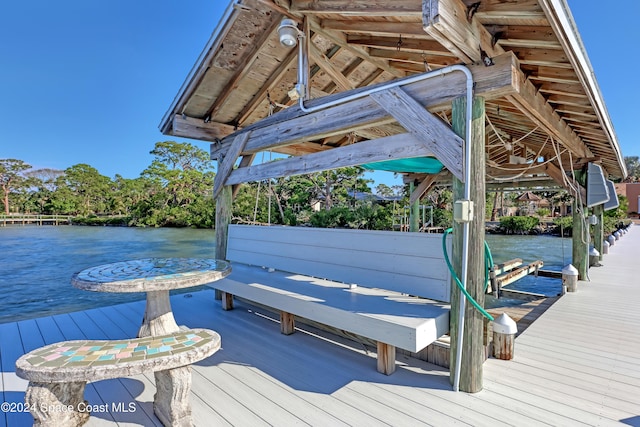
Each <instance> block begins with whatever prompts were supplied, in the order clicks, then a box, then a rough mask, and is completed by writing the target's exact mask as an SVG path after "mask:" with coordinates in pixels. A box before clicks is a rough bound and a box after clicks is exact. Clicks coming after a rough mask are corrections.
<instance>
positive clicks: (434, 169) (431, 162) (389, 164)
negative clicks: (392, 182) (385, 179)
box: [360, 157, 443, 174]
mask: <svg viewBox="0 0 640 427" xmlns="http://www.w3.org/2000/svg"><path fill="white" fill-rule="evenodd" d="M360 166H362V167H363V168H365V169H369V170H379V171H389V172H414V173H428V174H435V173H438V172H440V171H441V170H442V168H443V165H442V163H440V160H438V159H436V158H435V157H412V158H409V159H398V160H385V161H382V162H375V163H365V164H362V165H360Z"/></svg>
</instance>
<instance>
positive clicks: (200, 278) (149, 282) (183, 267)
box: [71, 258, 231, 337]
mask: <svg viewBox="0 0 640 427" xmlns="http://www.w3.org/2000/svg"><path fill="white" fill-rule="evenodd" d="M229 273H231V265H230V264H229V263H228V262H227V261H223V260H218V259H210V258H144V259H136V260H131V261H123V262H115V263H112V264H104V265H99V266H97V267H91V268H88V269H86V270H82V271H81V272H79V273H75V274H74V275H73V276H72V278H71V284H72V285H73V286H74V287H76V288H78V289H84V290H87V291H94V292H146V293H147V306H146V309H145V313H144V318H143V320H142V326H141V327H140V330H139V331H138V337H146V336H155V335H164V334H170V333H174V332H178V331H179V330H180V328H179V327H178V325H177V323H176V321H175V319H174V317H173V312H172V311H171V302H170V300H169V291H170V290H172V289H181V288H188V287H192V286H199V285H204V284H207V283H211V282H215V281H216V280H220V279H222V278H223V277H225V276H228V275H229Z"/></svg>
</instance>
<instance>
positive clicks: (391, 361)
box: [378, 341, 396, 375]
mask: <svg viewBox="0 0 640 427" xmlns="http://www.w3.org/2000/svg"><path fill="white" fill-rule="evenodd" d="M395 370H396V348H395V346H393V345H389V344H385V343H383V342H380V341H378V372H380V373H381V374H385V375H391V374H393V373H394V372H395Z"/></svg>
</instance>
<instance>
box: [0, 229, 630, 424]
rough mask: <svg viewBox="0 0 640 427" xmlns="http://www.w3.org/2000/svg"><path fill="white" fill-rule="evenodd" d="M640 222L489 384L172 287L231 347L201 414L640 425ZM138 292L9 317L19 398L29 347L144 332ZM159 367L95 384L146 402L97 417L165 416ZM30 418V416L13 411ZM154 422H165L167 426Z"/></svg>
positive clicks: (227, 418) (6, 337) (217, 361)
mask: <svg viewBox="0 0 640 427" xmlns="http://www.w3.org/2000/svg"><path fill="white" fill-rule="evenodd" d="M639 250H640V228H639V229H637V230H636V229H632V231H631V233H629V234H627V235H625V236H624V237H623V238H622V239H621V240H620V241H618V242H616V245H615V246H614V247H613V248H611V251H610V254H609V255H606V256H605V258H604V261H603V264H604V265H605V266H604V267H600V268H597V269H594V268H592V269H591V270H590V276H591V282H579V285H578V286H579V290H578V292H576V293H569V294H567V295H565V296H563V297H561V298H559V299H558V300H557V301H556V302H555V303H554V304H553V305H551V306H550V307H549V308H548V309H547V311H546V312H545V313H544V314H543V315H542V316H541V317H540V318H538V319H537V320H536V321H535V322H533V323H532V324H531V325H530V326H529V327H528V328H527V329H526V330H525V331H524V332H523V333H521V334H520V335H519V336H518V338H517V339H516V347H515V358H514V359H513V360H511V361H502V360H496V359H489V360H488V361H487V362H486V363H485V369H484V390H482V391H481V392H479V393H476V394H466V393H453V392H452V391H451V389H450V385H449V379H448V371H447V370H445V369H442V368H439V367H436V366H433V365H430V364H428V363H425V362H423V361H420V360H416V359H413V358H409V357H407V356H405V355H399V356H398V362H399V363H398V365H399V366H398V369H397V371H396V373H395V374H394V375H393V376H390V377H387V376H384V375H381V374H379V373H377V372H375V370H373V369H372V367H373V366H375V355H374V354H372V353H371V351H370V349H369V348H367V347H365V346H364V345H361V344H358V343H355V342H353V341H348V340H346V339H344V338H339V337H335V336H332V335H330V334H328V333H326V332H322V331H318V330H315V329H313V328H307V327H305V331H302V330H299V331H298V332H297V333H295V334H293V335H291V336H284V335H282V334H280V329H279V325H278V324H277V323H276V322H275V321H274V320H273V318H272V315H271V314H269V313H268V312H267V311H264V312H263V311H262V310H260V309H258V308H256V307H253V306H249V305H245V304H243V303H240V304H239V306H238V309H237V310H234V311H232V312H223V311H222V310H219V307H217V304H219V302H217V301H215V300H214V296H213V291H210V290H207V291H201V292H194V293H193V294H187V295H185V294H181V295H175V296H173V297H172V305H173V308H174V311H175V313H176V320H177V322H178V324H184V325H187V326H192V327H196V326H198V327H208V328H212V329H214V330H216V331H218V332H219V333H220V335H221V336H222V349H221V350H220V351H219V352H218V353H216V354H215V355H214V356H213V357H211V358H210V359H208V360H205V361H202V362H199V363H198V364H196V365H195V366H194V370H193V388H192V393H191V402H192V406H193V419H194V422H195V424H196V425H200V426H205V425H216V426H218V425H220V426H223V425H234V426H244V425H252V426H253V425H258V426H260V425H274V424H277V425H284V424H287V425H290V424H291V425H322V426H324V425H367V426H378V425H389V424H391V425H452V424H461V425H473V426H491V427H493V426H500V425H527V426H529V425H532V426H533V425H563V426H564V425H566V426H571V425H576V426H578V425H580V426H583V425H601V426H608V425H623V424H621V423H625V424H627V425H636V426H640V399H638V397H637V396H640V358H639V357H638V356H637V355H638V354H640V328H638V325H640V312H639V310H637V309H636V302H637V301H639V300H640V287H638V286H637V284H635V283H634V281H635V276H636V275H637V273H636V272H635V271H634V263H635V262H636V261H635V260H634V254H637V253H638V251H639ZM143 313H144V302H143V301H138V302H135V303H130V304H123V305H118V306H113V307H104V308H99V309H93V310H87V311H84V312H77V313H70V314H61V315H56V316H51V317H43V318H39V319H36V320H31V321H23V322H17V323H6V324H1V325H0V338H1V339H0V366H2V393H3V398H4V401H7V402H12V401H13V402H19V401H22V399H23V397H24V390H25V388H26V382H25V381H23V380H21V379H19V378H17V377H16V376H15V373H14V370H15V368H14V363H15V359H16V358H17V357H19V356H20V355H21V354H22V353H23V352H24V351H25V349H28V348H31V347H33V346H35V345H40V344H44V343H50V342H55V341H59V340H61V339H80V338H85V337H90V338H96V339H97V338H110V339H115V338H119V337H126V336H131V335H135V333H137V329H138V326H139V324H140V322H141V318H142V314H143ZM154 392H155V390H154V385H153V375H140V376H136V377H132V378H126V379H119V380H109V381H101V382H98V383H93V384H92V385H90V386H89V387H87V392H86V396H87V398H88V400H89V401H90V402H91V403H92V404H103V403H107V404H111V403H112V402H116V403H123V404H125V405H127V404H128V403H130V402H131V403H134V404H135V406H136V412H135V413H122V412H113V413H100V414H95V416H93V417H92V418H91V420H90V422H89V423H88V424H87V425H89V426H108V425H120V426H129V425H145V426H147V425H159V424H157V423H158V421H157V420H156V419H155V417H154V416H153V415H152V414H153V409H152V401H153V394H154ZM0 415H1V416H0V427H4V426H8V427H15V426H18V427H21V426H23V425H26V424H28V423H29V422H30V416H29V415H28V414H15V413H13V414H0ZM154 423H155V424H154Z"/></svg>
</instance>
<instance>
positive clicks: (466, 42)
mask: <svg viewBox="0 0 640 427" xmlns="http://www.w3.org/2000/svg"><path fill="white" fill-rule="evenodd" d="M423 6H424V8H425V14H424V18H423V22H424V25H425V31H427V33H429V34H432V33H433V34H432V35H433V36H434V38H437V39H439V41H441V42H442V43H446V44H447V45H453V46H454V48H453V49H454V50H452V52H454V53H455V52H463V53H462V55H463V56H464V55H467V57H468V58H469V59H471V60H472V61H482V60H483V59H485V58H484V57H483V56H484V55H483V53H482V52H484V53H485V54H486V55H487V56H488V57H493V56H494V55H499V54H501V53H502V52H503V49H502V47H500V46H499V45H493V44H492V43H491V34H490V33H489V32H488V31H487V29H486V28H484V26H483V25H482V24H481V23H480V22H479V21H478V20H477V19H476V18H475V17H472V19H471V22H469V21H468V20H467V15H466V6H465V4H464V3H463V2H462V1H461V0H423ZM461 59H463V58H461ZM567 61H568V60H567ZM517 74H518V79H519V80H520V85H519V90H518V91H517V92H516V93H515V94H513V95H509V96H508V97H507V98H508V99H509V100H510V101H511V102H512V103H513V104H514V105H516V106H517V107H518V108H519V109H520V110H521V111H522V112H523V113H524V114H525V115H526V116H527V117H528V118H529V119H531V120H532V121H533V122H534V123H535V124H536V125H538V126H540V127H542V128H543V129H544V130H545V131H546V132H547V133H549V134H550V135H552V136H553V137H554V138H555V139H557V140H559V141H561V142H562V144H563V145H565V146H566V147H567V148H569V149H570V150H571V151H572V152H573V153H574V154H577V155H579V156H581V157H590V156H591V153H590V152H589V150H588V149H587V148H586V146H585V145H584V143H583V142H582V141H581V140H580V138H578V136H577V135H576V133H575V132H574V131H573V130H572V129H571V128H570V127H569V126H568V125H567V123H566V122H565V121H563V120H562V118H561V117H560V116H559V115H558V114H557V113H556V112H555V111H554V109H553V108H552V107H551V105H550V104H549V103H548V102H547V101H546V100H545V98H544V97H543V96H542V95H541V94H540V93H539V92H538V91H537V90H536V88H535V87H534V86H533V84H532V83H531V81H529V80H528V79H526V77H525V76H524V74H523V73H522V71H520V69H519V68H518V71H517Z"/></svg>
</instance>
